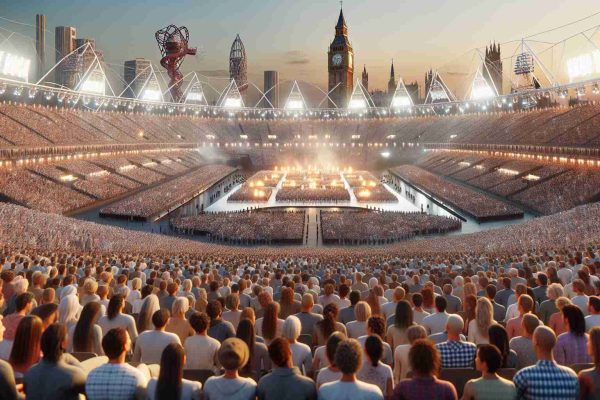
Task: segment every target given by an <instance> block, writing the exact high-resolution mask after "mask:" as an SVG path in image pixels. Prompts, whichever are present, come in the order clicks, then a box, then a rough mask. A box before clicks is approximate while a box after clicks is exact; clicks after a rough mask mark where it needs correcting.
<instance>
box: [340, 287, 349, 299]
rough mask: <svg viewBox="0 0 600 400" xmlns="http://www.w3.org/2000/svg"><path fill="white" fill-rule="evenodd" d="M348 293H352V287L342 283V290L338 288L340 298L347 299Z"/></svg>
mask: <svg viewBox="0 0 600 400" xmlns="http://www.w3.org/2000/svg"><path fill="white" fill-rule="evenodd" d="M348 293H350V287H349V286H348V285H346V284H342V285H340V290H338V294H339V296H340V298H342V299H345V298H346V297H347V296H348Z"/></svg>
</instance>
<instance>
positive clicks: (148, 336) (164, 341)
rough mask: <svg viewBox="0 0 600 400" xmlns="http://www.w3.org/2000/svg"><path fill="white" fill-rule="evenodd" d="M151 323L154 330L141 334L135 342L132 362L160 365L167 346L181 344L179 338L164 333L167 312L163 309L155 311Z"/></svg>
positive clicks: (167, 321) (167, 316) (167, 320)
mask: <svg viewBox="0 0 600 400" xmlns="http://www.w3.org/2000/svg"><path fill="white" fill-rule="evenodd" d="M152 323H153V324H154V330H152V331H145V332H142V333H141V334H140V336H139V337H138V339H137V340H136V342H135V349H134V351H133V358H132V359H133V361H136V362H142V363H144V364H160V357H161V356H162V352H163V350H164V349H165V347H167V345H168V344H170V343H178V344H181V342H180V341H179V336H177V335H176V334H174V333H170V332H165V328H166V326H167V324H168V323H169V311H167V310H165V309H160V310H158V311H156V312H155V313H154V315H153V316H152Z"/></svg>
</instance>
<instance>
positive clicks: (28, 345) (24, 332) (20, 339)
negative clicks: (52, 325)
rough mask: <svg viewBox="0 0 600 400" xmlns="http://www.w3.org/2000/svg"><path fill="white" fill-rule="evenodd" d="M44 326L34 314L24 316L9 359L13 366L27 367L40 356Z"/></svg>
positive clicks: (18, 327)
mask: <svg viewBox="0 0 600 400" xmlns="http://www.w3.org/2000/svg"><path fill="white" fill-rule="evenodd" d="M43 330H44V326H43V324H42V320H41V319H40V318H39V317H36V316H34V315H28V316H25V317H23V319H21V321H20V322H19V325H18V326H17V331H16V333H15V338H14V340H13V343H12V349H11V351H10V356H9V358H8V361H9V362H10V364H11V365H12V366H13V368H23V369H27V368H29V367H30V366H31V365H33V364H35V363H36V362H37V361H38V360H39V358H40V339H41V337H42V332H43Z"/></svg>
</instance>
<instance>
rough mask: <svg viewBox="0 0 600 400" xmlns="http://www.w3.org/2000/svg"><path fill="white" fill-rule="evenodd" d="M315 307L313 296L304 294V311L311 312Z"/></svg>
mask: <svg viewBox="0 0 600 400" xmlns="http://www.w3.org/2000/svg"><path fill="white" fill-rule="evenodd" d="M314 305H315V299H314V298H313V296H312V294H310V293H304V294H303V295H302V311H304V312H310V311H311V310H312V308H313V306H314Z"/></svg>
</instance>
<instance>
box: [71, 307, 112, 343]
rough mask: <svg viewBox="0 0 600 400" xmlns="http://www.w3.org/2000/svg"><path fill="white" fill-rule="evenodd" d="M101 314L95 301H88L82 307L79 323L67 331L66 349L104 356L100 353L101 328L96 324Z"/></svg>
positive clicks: (100, 309)
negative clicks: (67, 342)
mask: <svg viewBox="0 0 600 400" xmlns="http://www.w3.org/2000/svg"><path fill="white" fill-rule="evenodd" d="M101 312H102V306H101V305H100V303H98V302H96V301H90V302H88V303H87V304H86V305H85V306H84V307H83V310H82V311H81V316H80V317H79V321H77V324H76V325H73V326H72V327H71V328H70V329H69V334H68V336H69V345H68V346H67V348H68V349H69V350H70V351H73V352H91V353H96V355H103V354H104V353H103V352H102V328H100V326H98V325H97V324H96V323H97V322H98V319H99V318H100V314H101Z"/></svg>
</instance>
